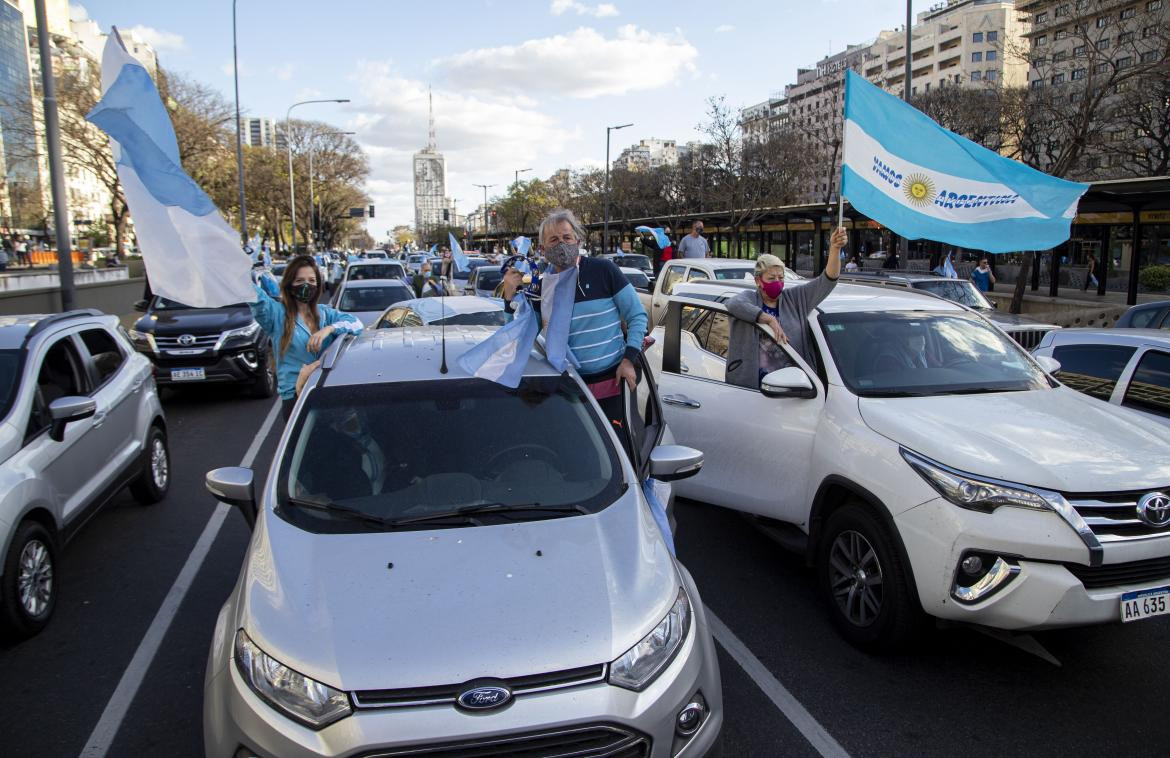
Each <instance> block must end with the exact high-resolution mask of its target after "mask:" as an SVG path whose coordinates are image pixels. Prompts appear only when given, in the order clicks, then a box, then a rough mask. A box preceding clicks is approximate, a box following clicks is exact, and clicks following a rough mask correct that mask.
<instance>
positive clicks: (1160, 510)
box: [1137, 492, 1170, 529]
mask: <svg viewBox="0 0 1170 758" xmlns="http://www.w3.org/2000/svg"><path fill="white" fill-rule="evenodd" d="M1137 514H1138V518H1140V519H1141V520H1142V521H1144V522H1146V523H1147V524H1149V525H1150V526H1152V527H1154V528H1155V529H1160V528H1162V527H1164V526H1166V525H1167V524H1170V496H1168V495H1167V494H1166V493H1165V492H1150V493H1147V494H1145V495H1142V496H1141V498H1140V499H1139V500H1138V502H1137Z"/></svg>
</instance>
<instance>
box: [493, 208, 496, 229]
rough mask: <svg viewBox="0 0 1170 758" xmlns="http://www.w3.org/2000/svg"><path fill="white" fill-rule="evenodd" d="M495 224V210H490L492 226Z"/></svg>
mask: <svg viewBox="0 0 1170 758" xmlns="http://www.w3.org/2000/svg"><path fill="white" fill-rule="evenodd" d="M495 225H496V212H495V211H492V226H495Z"/></svg>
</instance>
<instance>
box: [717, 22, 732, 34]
mask: <svg viewBox="0 0 1170 758" xmlns="http://www.w3.org/2000/svg"><path fill="white" fill-rule="evenodd" d="M734 31H735V27H734V26H732V25H731V24H720V25H719V26H717V27H715V33H716V34H726V33H727V32H734Z"/></svg>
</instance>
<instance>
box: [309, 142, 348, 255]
mask: <svg viewBox="0 0 1170 758" xmlns="http://www.w3.org/2000/svg"><path fill="white" fill-rule="evenodd" d="M356 133H357V132H321V133H320V134H314V135H313V136H312V137H310V138H309V232H310V234H311V236H312V240H313V242H312V245H313V249H314V250H316V249H317V217H319V216H320V215H321V212H320V209H319V208H317V196H316V195H315V194H313V138H316V137H332V136H335V135H339V134H340V135H350V134H356ZM313 211H317V212H316V213H314V212H313Z"/></svg>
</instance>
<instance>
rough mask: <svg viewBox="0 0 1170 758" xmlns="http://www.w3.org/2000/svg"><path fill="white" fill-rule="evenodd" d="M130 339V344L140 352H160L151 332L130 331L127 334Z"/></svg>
mask: <svg viewBox="0 0 1170 758" xmlns="http://www.w3.org/2000/svg"><path fill="white" fill-rule="evenodd" d="M126 334H127V335H129V337H130V342H131V343H132V344H133V345H134V347H136V348H138V349H140V350H149V351H150V352H152V353H157V352H158V347H156V346H155V344H154V335H153V334H151V333H150V332H140V331H138V330H137V329H129V330H127V332H126Z"/></svg>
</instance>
